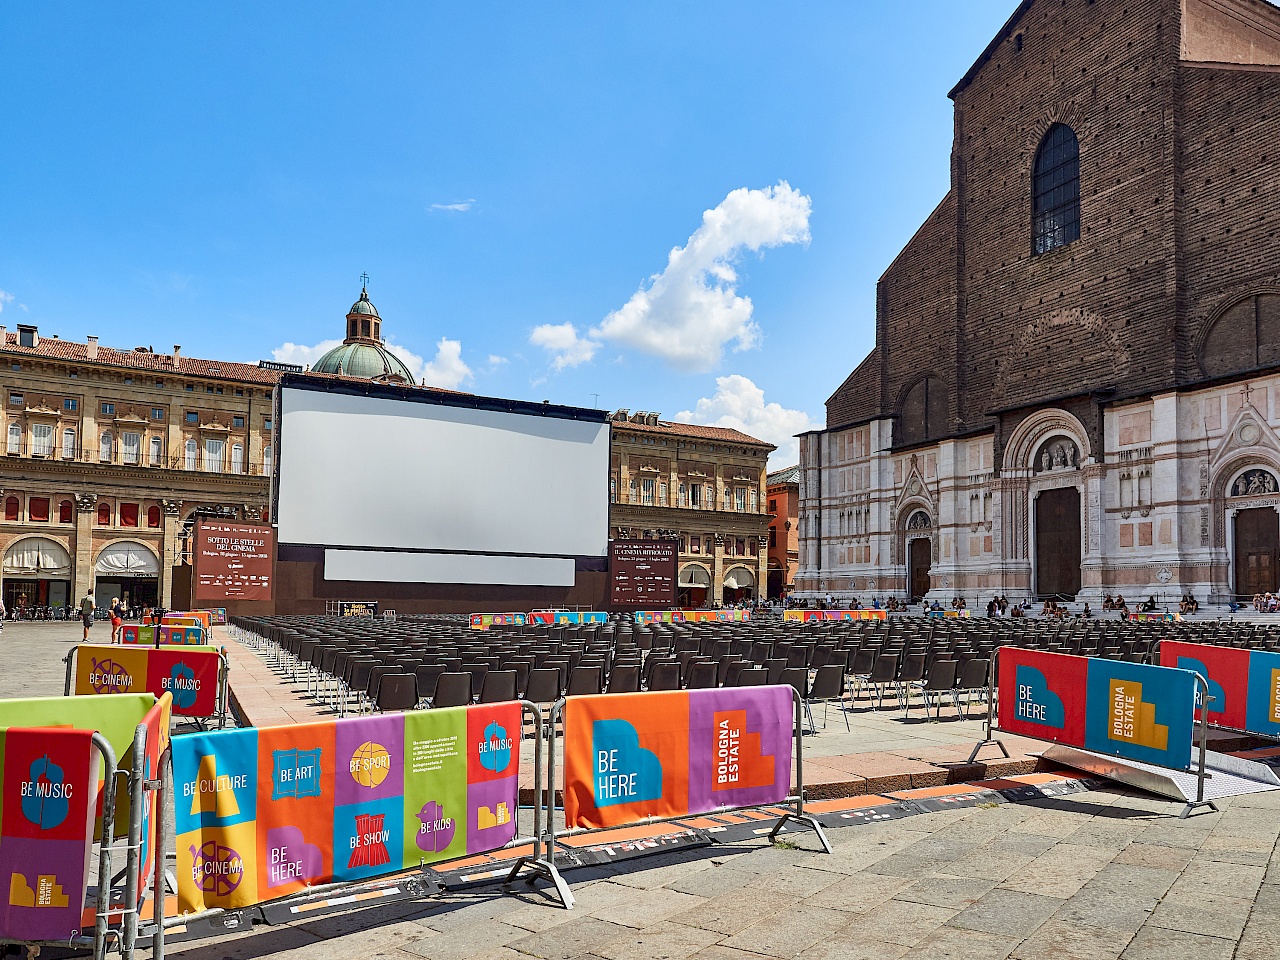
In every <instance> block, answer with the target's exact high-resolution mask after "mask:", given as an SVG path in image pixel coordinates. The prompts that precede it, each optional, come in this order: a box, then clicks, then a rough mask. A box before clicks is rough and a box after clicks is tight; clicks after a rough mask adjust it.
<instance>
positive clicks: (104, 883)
mask: <svg viewBox="0 0 1280 960" xmlns="http://www.w3.org/2000/svg"><path fill="white" fill-rule="evenodd" d="M93 744H94V746H96V747H97V748H98V752H99V753H100V754H102V776H103V781H102V783H103V786H102V791H103V792H102V839H101V841H100V842H99V846H98V896H97V902H96V903H95V904H94V922H93V960H104V958H105V957H106V955H107V934H108V932H109V923H110V912H111V841H112V839H113V838H114V835H115V820H116V754H115V751H114V750H112V749H111V744H110V743H108V742H107V740H106V738H105V737H103V736H102V734H100V733H95V734H94V735H93Z"/></svg>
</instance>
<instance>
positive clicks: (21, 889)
mask: <svg viewBox="0 0 1280 960" xmlns="http://www.w3.org/2000/svg"><path fill="white" fill-rule="evenodd" d="M92 736H93V732H92V731H90V730H67V729H62V728H46V729H39V728H31V729H23V728H20V727H10V728H8V729H7V730H5V731H3V732H2V733H0V744H2V747H0V749H3V751H4V767H3V771H4V783H3V789H2V790H0V806H2V807H3V810H2V812H0V824H2V825H3V826H2V829H0V876H2V877H3V878H4V886H3V888H0V939H5V940H65V939H66V937H67V936H68V933H76V932H79V930H80V922H81V910H82V909H83V907H84V899H85V893H86V891H87V887H88V883H89V855H90V853H91V851H92V850H93V822H94V809H95V806H96V804H95V802H94V801H95V799H96V797H97V793H98V790H97V780H98V766H99V764H98V753H97V751H96V750H95V749H94V747H93V743H92V742H91V738H92Z"/></svg>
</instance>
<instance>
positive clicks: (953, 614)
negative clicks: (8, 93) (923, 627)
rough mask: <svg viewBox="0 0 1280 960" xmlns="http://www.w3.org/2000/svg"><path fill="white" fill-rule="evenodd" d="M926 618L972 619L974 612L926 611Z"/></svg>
mask: <svg viewBox="0 0 1280 960" xmlns="http://www.w3.org/2000/svg"><path fill="white" fill-rule="evenodd" d="M924 615H925V616H926V617H972V616H973V611H972V610H926V611H925V612H924Z"/></svg>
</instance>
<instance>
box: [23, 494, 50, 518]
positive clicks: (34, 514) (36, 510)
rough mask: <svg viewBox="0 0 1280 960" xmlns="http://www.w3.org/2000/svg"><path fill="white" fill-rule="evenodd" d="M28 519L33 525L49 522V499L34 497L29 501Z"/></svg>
mask: <svg viewBox="0 0 1280 960" xmlns="http://www.w3.org/2000/svg"><path fill="white" fill-rule="evenodd" d="M27 519H28V520H30V521H31V522H32V523H48V522H49V498H48V497H32V498H31V499H30V500H28V501H27Z"/></svg>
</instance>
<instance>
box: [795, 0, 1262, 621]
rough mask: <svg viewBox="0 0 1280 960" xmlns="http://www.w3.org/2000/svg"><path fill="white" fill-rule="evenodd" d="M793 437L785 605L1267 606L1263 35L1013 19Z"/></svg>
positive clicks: (1088, 9)
mask: <svg viewBox="0 0 1280 960" xmlns="http://www.w3.org/2000/svg"><path fill="white" fill-rule="evenodd" d="M950 96H951V98H952V100H953V101H954V103H955V137H954V146H953V150H952V156H951V189H950V191H949V192H948V193H947V195H946V196H945V197H944V198H943V200H942V202H941V203H940V204H939V205H938V207H937V208H936V209H935V210H934V211H933V213H932V214H931V215H930V216H929V218H928V219H927V220H926V222H925V223H924V224H923V225H922V226H921V227H920V229H919V230H918V231H917V233H916V235H915V236H914V237H913V238H912V240H911V241H910V242H909V243H908V244H907V246H906V247H905V248H904V249H903V250H902V252H901V253H900V254H899V255H898V257H897V258H896V259H895V260H894V262H893V263H892V264H891V265H890V266H889V268H888V269H887V270H886V272H885V273H884V275H883V276H882V277H881V279H880V282H879V284H878V288H877V301H876V302H877V309H876V345H875V348H874V350H873V351H872V352H871V354H870V355H869V356H868V357H867V358H866V359H865V360H864V361H863V362H862V363H861V364H860V365H859V366H858V367H857V369H856V370H854V371H853V373H852V374H850V376H849V378H848V379H847V380H846V381H845V382H844V384H842V385H841V386H840V388H839V389H838V390H837V391H836V392H835V393H834V394H833V395H832V397H831V398H830V399H829V400H828V402H827V424H826V429H824V430H820V431H814V432H811V433H808V434H805V435H804V436H803V437H802V440H801V480H800V483H801V486H800V519H801V525H800V534H801V542H800V570H799V572H798V574H797V593H798V594H799V595H801V596H804V595H809V596H821V595H825V594H828V593H830V594H834V595H836V596H858V597H860V598H867V597H870V596H872V595H879V596H886V595H896V596H899V597H902V596H904V595H908V596H910V597H912V598H918V597H922V596H926V595H927V596H928V597H929V598H930V599H934V598H936V599H939V600H941V601H942V602H944V603H945V602H947V601H948V600H949V599H950V598H951V597H953V596H955V595H957V594H960V595H964V596H966V597H967V598H968V599H969V600H970V602H971V605H972V600H973V599H974V598H975V597H982V596H990V595H991V594H993V593H1002V594H1006V595H1007V596H1009V597H1010V598H1011V599H1013V598H1015V597H1025V596H1028V595H1034V596H1041V597H1054V596H1056V597H1068V598H1072V599H1077V598H1078V599H1080V600H1089V601H1091V602H1093V603H1095V604H1096V603H1097V601H1098V600H1100V599H1101V597H1102V596H1104V595H1105V594H1115V593H1117V592H1119V593H1123V594H1125V595H1126V596H1129V597H1143V598H1145V597H1146V596H1148V595H1151V594H1157V595H1160V596H1162V597H1164V598H1169V599H1173V600H1174V601H1176V599H1177V597H1178V596H1180V595H1182V594H1185V593H1191V594H1193V595H1195V596H1196V597H1197V598H1198V599H1199V600H1200V601H1201V602H1204V601H1206V600H1211V599H1221V598H1225V597H1226V596H1227V595H1245V596H1249V595H1252V594H1254V593H1257V592H1266V591H1276V590H1277V589H1280V432H1278V431H1280V237H1278V235H1277V230H1278V229H1280V148H1278V147H1277V146H1276V144H1277V143H1280V9H1278V8H1276V7H1275V6H1273V5H1271V4H1269V3H1266V2H1263V0H1137V2H1124V3H1122V2H1119V0H1096V2H1095V0H1066V2H1058V0H1055V2H1049V0H1026V2H1023V3H1022V4H1021V5H1020V6H1019V7H1018V8H1017V10H1016V11H1015V12H1014V14H1013V16H1012V17H1011V18H1010V20H1009V21H1008V22H1007V23H1006V24H1005V26H1004V27H1003V28H1002V30H1001V31H1000V33H999V34H998V35H997V36H996V37H995V39H994V40H992V42H991V44H990V45H989V46H988V47H987V49H986V50H985V51H984V52H983V53H982V55H981V56H980V57H979V59H978V60H977V62H975V63H974V65H973V66H972V68H970V70H969V72H968V73H967V74H966V75H965V76H964V77H963V78H962V79H961V81H960V82H959V83H958V84H957V85H956V87H955V88H954V89H953V90H952V91H951V94H950Z"/></svg>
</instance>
